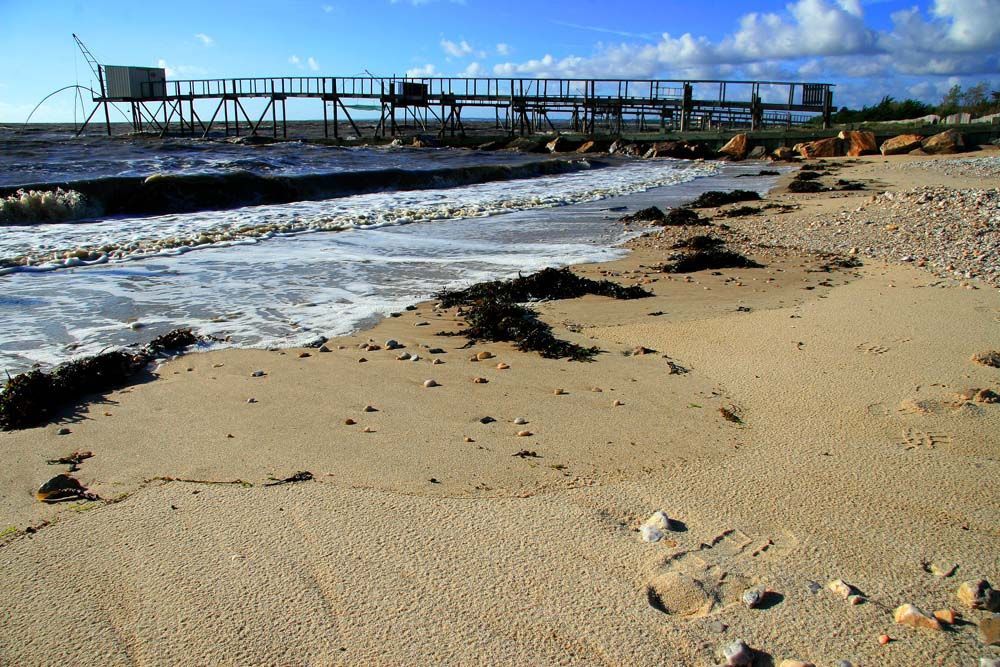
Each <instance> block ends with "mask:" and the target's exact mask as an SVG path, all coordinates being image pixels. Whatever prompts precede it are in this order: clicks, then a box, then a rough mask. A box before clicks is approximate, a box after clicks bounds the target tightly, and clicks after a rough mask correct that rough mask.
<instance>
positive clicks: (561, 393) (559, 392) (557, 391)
mask: <svg viewBox="0 0 1000 667" xmlns="http://www.w3.org/2000/svg"><path fill="white" fill-rule="evenodd" d="M552 393H553V394H554V395H555V396H565V395H566V391H565V390H564V389H553V390H552Z"/></svg>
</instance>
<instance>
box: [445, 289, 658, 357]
mask: <svg viewBox="0 0 1000 667" xmlns="http://www.w3.org/2000/svg"><path fill="white" fill-rule="evenodd" d="M585 294H596V295H599V296H608V297H611V298H614V299H639V298H643V297H647V296H652V295H651V293H650V292H648V291H646V290H644V289H642V288H641V287H638V286H631V287H626V286H623V285H619V284H617V283H614V282H611V281H609V280H590V279H589V278H583V277H581V276H578V275H576V274H574V273H573V272H572V271H570V270H569V269H544V270H542V271H539V272H538V273H534V274H532V275H530V276H519V277H517V278H515V279H513V280H494V281H490V282H484V283H478V284H476V285H473V286H471V287H468V288H466V289H463V290H451V291H448V290H446V291H443V292H440V293H439V294H437V298H438V299H439V300H440V301H441V305H442V306H444V307H446V308H451V307H454V306H458V307H460V311H459V312H460V314H461V316H462V317H463V318H465V321H466V322H467V326H466V328H465V329H463V330H461V331H458V332H454V333H452V332H442V333H440V334H439V335H442V336H465V337H466V338H468V339H469V340H470V341H481V340H484V341H493V342H512V343H514V345H515V346H516V347H517V349H519V350H521V351H523V352H538V353H539V354H541V355H542V356H543V357H545V358H547V359H562V358H568V359H571V360H573V361H586V360H588V359H592V358H593V357H594V356H595V355H597V353H598V352H600V350H599V349H598V348H596V347H583V346H580V345H577V344H575V343H571V342H569V341H565V340H560V339H558V338H556V337H555V335H554V334H553V333H552V327H551V326H549V325H548V324H546V323H545V322H543V321H541V320H540V319H539V318H538V313H536V312H535V311H534V310H532V309H531V308H528V307H526V306H524V305H521V304H522V303H524V302H527V301H541V300H545V299H573V298H577V297H581V296H584V295H585Z"/></svg>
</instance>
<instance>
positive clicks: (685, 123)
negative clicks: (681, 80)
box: [681, 83, 694, 132]
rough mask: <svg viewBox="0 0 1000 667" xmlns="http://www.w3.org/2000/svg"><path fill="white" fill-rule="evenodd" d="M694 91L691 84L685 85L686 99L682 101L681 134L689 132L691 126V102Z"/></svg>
mask: <svg viewBox="0 0 1000 667" xmlns="http://www.w3.org/2000/svg"><path fill="white" fill-rule="evenodd" d="M693 96H694V90H693V89H692V87H691V84H690V83H685V84H684V97H683V99H682V100H681V132H687V131H688V129H689V126H690V124H691V101H692V98H693Z"/></svg>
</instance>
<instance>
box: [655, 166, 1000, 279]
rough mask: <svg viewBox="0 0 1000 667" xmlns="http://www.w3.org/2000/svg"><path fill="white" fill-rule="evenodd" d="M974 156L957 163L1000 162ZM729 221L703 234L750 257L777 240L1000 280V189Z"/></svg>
mask: <svg viewBox="0 0 1000 667" xmlns="http://www.w3.org/2000/svg"><path fill="white" fill-rule="evenodd" d="M984 160H985V162H983V161H984ZM948 162H949V163H972V162H974V161H973V160H953V161H952V160H949V161H948ZM975 162H976V164H961V165H960V166H959V167H957V168H961V169H966V170H968V169H993V168H1000V159H994V158H982V159H978V160H976V161H975ZM980 162H982V163H983V164H978V163H980ZM923 164H945V165H946V166H945V168H947V163H941V162H938V163H931V162H927V163H923ZM984 165H985V166H984ZM714 222H718V220H715V221H714ZM727 223H729V224H730V225H731V229H729V230H726V229H724V228H721V227H718V226H716V228H715V229H712V228H702V230H703V231H700V232H699V233H702V234H704V233H715V234H718V235H719V236H721V237H723V238H726V239H727V241H728V242H729V243H730V244H732V245H734V246H736V247H740V248H741V249H742V250H743V251H744V252H747V253H749V254H750V255H751V256H752V255H753V254H754V253H755V252H756V253H761V252H763V253H766V252H767V247H768V246H772V247H773V246H777V247H784V248H793V249H796V250H802V251H805V252H809V253H820V254H831V253H832V254H837V255H844V256H857V257H858V258H860V259H862V260H863V259H865V258H870V259H878V260H884V261H888V262H898V263H913V264H915V265H916V266H920V267H922V268H925V269H926V270H928V271H930V272H931V273H933V274H934V275H936V276H938V277H940V278H947V279H957V280H959V281H962V284H963V285H965V286H968V287H974V286H975V284H976V283H986V284H988V285H991V286H993V287H1000V190H998V189H996V188H993V189H956V188H947V187H940V186H930V187H919V188H913V189H909V190H903V191H899V192H883V193H880V194H877V195H874V196H872V197H869V198H867V199H865V200H863V201H862V202H861V203H860V204H858V205H856V206H855V207H854V208H851V209H848V210H844V211H840V212H834V213H823V214H818V213H817V214H805V215H795V214H793V215H787V214H786V215H767V214H765V215H755V216H751V217H747V218H740V219H739V220H738V221H735V222H729V221H728V220H727ZM676 236H679V233H669V232H664V233H663V235H662V236H661V237H660V241H659V243H664V242H666V243H670V242H672V241H673V240H674V237H676ZM650 240H651V239H650ZM653 243H654V244H656V245H659V243H656V242H653ZM666 247H669V246H666Z"/></svg>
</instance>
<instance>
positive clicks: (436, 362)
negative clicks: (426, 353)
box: [431, 359, 444, 366]
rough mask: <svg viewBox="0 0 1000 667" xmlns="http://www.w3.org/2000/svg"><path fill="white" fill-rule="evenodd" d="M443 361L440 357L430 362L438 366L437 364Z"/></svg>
mask: <svg viewBox="0 0 1000 667" xmlns="http://www.w3.org/2000/svg"><path fill="white" fill-rule="evenodd" d="M443 363H444V362H443V361H441V360H440V359H435V360H434V361H432V362H431V364H433V365H434V366H439V365H441V364H443Z"/></svg>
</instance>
